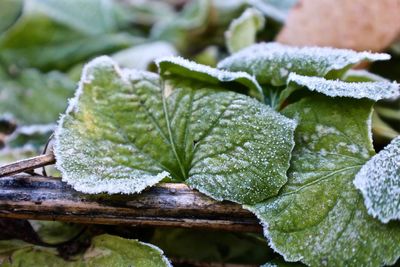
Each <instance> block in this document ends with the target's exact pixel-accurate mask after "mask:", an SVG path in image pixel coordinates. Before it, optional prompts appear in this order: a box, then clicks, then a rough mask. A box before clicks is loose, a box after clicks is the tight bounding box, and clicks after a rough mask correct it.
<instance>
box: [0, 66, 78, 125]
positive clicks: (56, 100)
mask: <svg viewBox="0 0 400 267" xmlns="http://www.w3.org/2000/svg"><path fill="white" fill-rule="evenodd" d="M0 71H1V70H0ZM74 89H75V83H74V82H73V81H71V80H70V79H69V78H68V77H67V76H65V75H64V74H62V73H60V72H57V71H53V72H50V73H47V74H43V73H41V72H39V71H38V70H36V69H25V70H23V71H21V72H20V73H18V74H15V75H13V76H10V75H7V74H5V73H4V74H3V75H0V114H10V116H12V117H14V118H15V120H16V121H17V122H18V123H19V124H49V123H55V122H56V120H57V119H58V117H59V114H60V113H61V112H63V111H64V110H65V108H66V106H67V104H68V103H67V99H68V98H69V97H71V96H72V95H73V93H74Z"/></svg>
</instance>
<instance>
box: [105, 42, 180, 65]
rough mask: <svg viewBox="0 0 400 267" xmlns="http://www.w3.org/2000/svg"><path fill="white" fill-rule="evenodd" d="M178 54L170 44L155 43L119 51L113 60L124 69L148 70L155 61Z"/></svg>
mask: <svg viewBox="0 0 400 267" xmlns="http://www.w3.org/2000/svg"><path fill="white" fill-rule="evenodd" d="M177 54H178V52H177V51H176V50H175V48H174V47H173V46H172V45H170V44H169V43H166V42H154V43H147V44H142V45H137V46H134V47H131V48H128V49H125V50H122V51H119V52H118V53H116V54H114V55H113V56H112V58H113V59H114V60H115V61H116V62H117V63H118V64H119V65H120V66H122V67H124V68H134V69H140V70H147V69H148V68H149V66H150V64H152V63H153V61H154V60H155V59H157V58H161V57H166V56H174V55H177Z"/></svg>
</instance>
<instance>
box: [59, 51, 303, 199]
mask: <svg viewBox="0 0 400 267" xmlns="http://www.w3.org/2000/svg"><path fill="white" fill-rule="evenodd" d="M178 61H179V60H178ZM165 63H168V62H165V61H163V63H160V64H164V65H163V66H164V67H168V70H169V71H171V68H172V69H173V71H175V70H176V69H174V68H173V67H178V68H182V69H181V70H184V71H188V70H187V69H186V68H184V67H182V66H181V65H169V66H166V65H165ZM179 63H182V62H180V61H179ZM183 64H185V61H184V63H183ZM197 67H198V66H197V65H195V69H196V70H197ZM205 69H206V72H208V71H209V70H210V69H207V68H205ZM190 71H192V70H190ZM190 71H189V73H190V74H192V75H195V74H198V73H197V72H190ZM215 73H216V76H217V77H218V78H219V79H222V80H224V77H225V76H224V75H225V72H223V71H215V72H212V74H215ZM181 74H182V73H181ZM207 75H208V74H207ZM246 75H247V74H246ZM195 76H196V75H195ZM247 76H248V75H247ZM190 77H191V76H190V75H189V76H184V77H182V76H180V77H178V79H176V76H173V75H171V76H168V80H164V81H166V82H163V80H161V79H162V78H161V77H160V76H159V75H156V74H153V73H149V72H144V71H137V70H127V69H123V70H121V69H120V68H119V67H118V66H117V65H116V64H115V62H113V61H112V60H111V59H110V58H107V57H101V58H98V59H95V60H93V61H92V62H91V63H89V64H88V65H86V67H85V68H84V72H83V76H82V79H81V82H80V84H79V88H78V90H77V92H76V95H75V98H74V100H72V101H71V102H70V106H69V107H68V109H67V112H66V114H65V115H64V116H63V117H62V118H61V120H60V122H59V125H58V127H57V130H56V135H55V136H56V142H55V147H54V150H55V155H56V158H57V167H58V168H59V169H60V170H61V172H62V174H63V179H64V180H65V181H67V182H68V183H69V184H72V185H73V186H74V188H75V189H77V190H79V191H82V192H86V193H100V192H107V193H111V194H112V193H136V192H140V191H142V190H143V189H144V188H145V187H147V186H152V185H154V184H156V183H158V182H159V181H161V180H162V179H164V178H165V177H167V176H168V177H169V178H170V179H171V180H173V181H179V182H182V181H186V182H187V184H189V185H190V186H191V187H193V188H196V189H198V190H200V191H201V192H205V193H206V194H207V195H209V196H212V197H214V198H215V199H221V200H222V199H227V200H231V201H235V202H239V203H248V204H250V203H256V202H258V201H261V200H263V199H265V198H267V197H269V196H273V195H276V194H277V192H278V191H279V189H280V188H281V187H282V185H283V184H284V183H285V182H286V180H287V178H286V171H287V169H288V168H289V160H290V156H291V153H290V152H291V150H292V148H293V146H294V142H293V134H294V128H295V126H296V124H295V122H294V121H293V120H291V119H288V118H286V117H284V116H283V115H281V114H279V113H277V112H276V111H274V110H272V109H271V108H269V107H267V106H266V105H264V104H261V103H260V102H258V101H257V100H255V99H253V98H250V97H248V96H245V95H243V94H238V93H234V92H231V91H228V90H226V89H224V87H221V86H220V82H219V80H216V79H215V78H213V77H211V78H213V79H211V82H209V79H204V80H200V81H199V80H198V79H197V80H196V79H195V78H193V79H191V78H190ZM207 77H209V76H207ZM203 78H204V77H203ZM215 81H218V82H215Z"/></svg>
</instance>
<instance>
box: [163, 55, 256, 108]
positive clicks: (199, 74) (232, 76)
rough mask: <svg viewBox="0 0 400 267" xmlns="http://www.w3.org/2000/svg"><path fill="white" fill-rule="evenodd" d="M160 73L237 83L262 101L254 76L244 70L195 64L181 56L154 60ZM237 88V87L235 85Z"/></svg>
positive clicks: (206, 80) (216, 81) (216, 82)
mask: <svg viewBox="0 0 400 267" xmlns="http://www.w3.org/2000/svg"><path fill="white" fill-rule="evenodd" d="M156 63H157V66H158V68H159V69H160V72H161V74H162V75H164V76H166V75H176V76H181V77H185V78H190V79H194V80H199V81H203V82H207V83H211V84H221V83H228V82H231V83H234V82H236V83H239V84H241V85H244V86H245V87H246V88H250V89H251V90H252V92H251V94H253V95H255V96H256V97H257V98H258V99H259V100H261V101H263V91H262V88H261V86H260V85H259V84H258V82H257V81H256V79H254V77H252V76H250V75H249V74H248V73H245V72H229V71H224V70H219V69H215V68H212V67H209V66H205V65H201V64H197V63H195V62H192V61H189V60H186V59H184V58H181V57H164V58H160V59H158V60H156ZM236 88H238V87H236Z"/></svg>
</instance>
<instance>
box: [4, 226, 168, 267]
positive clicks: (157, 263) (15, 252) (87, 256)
mask: <svg viewBox="0 0 400 267" xmlns="http://www.w3.org/2000/svg"><path fill="white" fill-rule="evenodd" d="M0 251H1V255H2V256H3V257H4V256H5V255H7V254H8V257H4V258H2V260H3V262H2V266H5V267H12V266H19V267H25V266H26V267H35V266H38V267H39V266H40V267H53V266H54V267H55V266H66V267H68V266H69V267H78V266H79V267H86V266H87V267H91V266H93V267H97V266H138V267H142V266H143V267H153V266H154V267H162V266H171V264H170V263H169V261H168V260H167V259H166V258H165V256H163V252H162V251H161V250H160V249H158V248H157V247H155V246H153V245H149V244H145V243H142V242H139V241H137V240H129V239H124V238H121V237H118V236H112V235H106V234H105V235H99V236H96V237H94V238H93V239H92V245H91V246H90V247H89V249H88V250H87V251H86V252H85V253H84V254H83V255H79V256H77V257H76V258H74V259H71V260H64V259H63V258H61V257H60V256H58V253H57V251H56V250H55V249H54V248H44V247H37V246H33V245H30V244H27V243H23V242H18V241H1V243H0Z"/></svg>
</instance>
